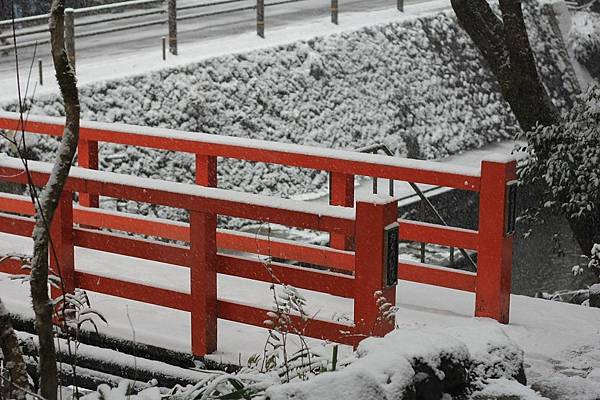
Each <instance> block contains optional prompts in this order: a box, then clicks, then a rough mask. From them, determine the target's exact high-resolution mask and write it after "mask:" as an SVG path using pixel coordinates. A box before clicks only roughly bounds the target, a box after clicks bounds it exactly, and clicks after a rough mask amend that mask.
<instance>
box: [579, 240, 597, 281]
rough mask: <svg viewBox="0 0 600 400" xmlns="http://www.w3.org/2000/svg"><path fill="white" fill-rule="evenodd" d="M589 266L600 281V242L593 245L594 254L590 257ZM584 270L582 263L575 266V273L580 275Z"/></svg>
mask: <svg viewBox="0 0 600 400" xmlns="http://www.w3.org/2000/svg"><path fill="white" fill-rule="evenodd" d="M587 268H588V269H590V270H591V271H592V272H593V273H594V275H595V276H596V277H597V279H598V281H599V282H600V244H598V243H596V244H594V246H593V247H592V254H591V256H590V257H588V263H587ZM583 272H584V268H583V267H581V266H580V265H576V266H574V267H573V274H574V275H580V274H582V273H583Z"/></svg>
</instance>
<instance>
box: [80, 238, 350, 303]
mask: <svg viewBox="0 0 600 400" xmlns="http://www.w3.org/2000/svg"><path fill="white" fill-rule="evenodd" d="M74 244H75V246H78V247H85V248H89V249H94V250H99V251H106V252H110V253H114V254H119V255H124V256H129V257H137V258H141V259H144V260H151V261H158V262H164V263H168V264H172V265H178V266H182V267H189V260H190V256H189V254H190V250H189V249H188V248H187V247H183V246H177V245H173V244H166V243H160V242H156V241H151V240H145V239H136V238H131V237H127V236H123V235H117V234H113V233H104V232H95V231H90V230H87V229H75V231H74ZM270 268H271V271H272V273H273V275H274V276H275V277H277V279H279V280H280V281H281V282H282V283H286V284H290V285H293V286H295V287H298V288H303V289H308V290H314V291H319V292H324V293H329V294H332V295H334V296H341V297H348V298H351V297H352V296H353V295H354V280H353V278H352V277H351V276H348V275H340V274H336V273H332V272H325V271H323V272H321V271H315V270H313V269H308V268H301V267H295V266H290V265H286V264H281V263H271V265H270ZM217 269H218V272H219V273H222V274H226V275H231V276H237V277H242V278H247V279H253V280H258V281H262V282H269V283H270V282H272V280H273V277H272V276H271V275H270V274H269V272H268V271H267V269H266V267H265V265H264V264H262V263H260V262H258V261H255V260H250V259H248V258H243V257H235V256H229V255H222V254H219V256H218V267H217Z"/></svg>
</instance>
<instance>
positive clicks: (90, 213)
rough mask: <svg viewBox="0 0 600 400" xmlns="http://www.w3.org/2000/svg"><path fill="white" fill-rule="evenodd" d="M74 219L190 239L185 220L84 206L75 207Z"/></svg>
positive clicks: (163, 236)
mask: <svg viewBox="0 0 600 400" xmlns="http://www.w3.org/2000/svg"><path fill="white" fill-rule="evenodd" d="M73 219H74V221H75V223H78V224H80V225H87V226H93V227H96V228H107V229H115V230H119V231H124V232H130V233H138V234H141V235H147V236H156V237H161V238H164V239H171V240H178V241H182V242H189V239H190V226H189V224H186V223H183V222H172V221H168V220H159V219H155V218H153V219H150V218H148V217H143V216H139V215H134V214H126V213H121V212H115V211H106V210H99V209H93V208H84V207H75V208H74V209H73Z"/></svg>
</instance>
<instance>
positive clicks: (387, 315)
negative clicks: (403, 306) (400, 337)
mask: <svg viewBox="0 0 600 400" xmlns="http://www.w3.org/2000/svg"><path fill="white" fill-rule="evenodd" d="M373 297H374V298H375V304H376V305H377V309H378V310H379V315H378V317H377V322H376V323H380V322H387V323H394V324H395V321H396V319H395V316H396V312H398V307H397V306H392V303H390V302H389V300H388V299H387V298H386V297H385V296H384V295H383V292H382V291H381V290H377V291H375V293H374V294H373ZM396 327H397V325H396Z"/></svg>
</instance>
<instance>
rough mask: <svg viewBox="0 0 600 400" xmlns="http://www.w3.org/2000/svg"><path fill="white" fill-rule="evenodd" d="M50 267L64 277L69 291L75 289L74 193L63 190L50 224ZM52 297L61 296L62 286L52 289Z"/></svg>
mask: <svg viewBox="0 0 600 400" xmlns="http://www.w3.org/2000/svg"><path fill="white" fill-rule="evenodd" d="M50 237H51V238H52V246H50V251H49V252H50V254H49V257H50V269H51V270H52V271H53V273H54V275H56V276H58V277H60V278H62V286H63V287H64V290H65V291H66V292H67V293H73V291H74V290H75V250H74V246H73V193H71V192H68V191H63V193H62V195H61V197H60V200H59V202H58V205H57V207H56V212H55V214H54V218H53V219H52V224H51V226H50ZM53 250H54V251H53ZM51 293H52V298H57V297H58V296H61V295H62V294H63V293H62V288H59V289H57V288H54V287H52V289H51Z"/></svg>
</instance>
